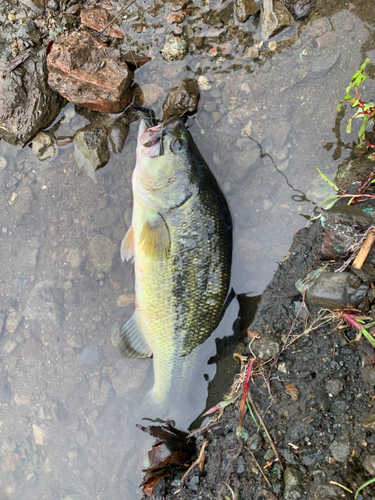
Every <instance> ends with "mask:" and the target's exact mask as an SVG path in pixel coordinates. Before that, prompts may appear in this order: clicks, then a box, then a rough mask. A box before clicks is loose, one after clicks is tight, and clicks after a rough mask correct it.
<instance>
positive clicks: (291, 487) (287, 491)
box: [284, 465, 304, 500]
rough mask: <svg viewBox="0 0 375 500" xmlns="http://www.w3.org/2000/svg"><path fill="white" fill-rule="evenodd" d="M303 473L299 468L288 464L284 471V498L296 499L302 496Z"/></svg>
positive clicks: (288, 499)
mask: <svg viewBox="0 0 375 500" xmlns="http://www.w3.org/2000/svg"><path fill="white" fill-rule="evenodd" d="M303 482H304V475H303V474H302V472H300V471H299V470H297V469H295V468H294V467H290V466H289V465H288V466H287V467H286V468H285V472H284V484H285V488H284V498H285V500H297V499H299V498H302V491H301V490H302V485H303Z"/></svg>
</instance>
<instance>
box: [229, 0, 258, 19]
mask: <svg viewBox="0 0 375 500" xmlns="http://www.w3.org/2000/svg"><path fill="white" fill-rule="evenodd" d="M235 11H236V16H237V19H238V20H239V22H240V23H246V21H247V20H248V19H249V17H250V16H254V15H255V14H256V13H257V12H259V11H260V5H259V4H257V3H255V2H254V0H236V5H235Z"/></svg>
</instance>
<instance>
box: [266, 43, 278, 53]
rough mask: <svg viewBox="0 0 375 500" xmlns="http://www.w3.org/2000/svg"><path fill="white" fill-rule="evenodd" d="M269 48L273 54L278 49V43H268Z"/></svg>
mask: <svg viewBox="0 0 375 500" xmlns="http://www.w3.org/2000/svg"><path fill="white" fill-rule="evenodd" d="M268 48H269V49H270V51H271V52H275V50H276V49H277V43H276V42H274V41H272V42H269V43H268Z"/></svg>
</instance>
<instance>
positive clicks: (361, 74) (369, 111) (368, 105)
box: [336, 59, 375, 160]
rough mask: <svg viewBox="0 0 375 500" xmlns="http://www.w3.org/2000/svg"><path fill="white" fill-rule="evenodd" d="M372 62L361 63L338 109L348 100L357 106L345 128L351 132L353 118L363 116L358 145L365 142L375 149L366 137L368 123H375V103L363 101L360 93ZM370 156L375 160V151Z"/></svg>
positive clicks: (354, 106)
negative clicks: (368, 65)
mask: <svg viewBox="0 0 375 500" xmlns="http://www.w3.org/2000/svg"><path fill="white" fill-rule="evenodd" d="M369 62H370V59H366V60H365V62H364V63H363V64H362V65H361V67H360V68H359V70H358V71H357V72H356V73H354V75H353V76H352V78H351V81H350V84H349V86H348V87H347V88H346V95H345V97H344V99H341V101H340V102H339V104H338V106H337V108H336V109H337V110H339V109H341V106H342V104H343V103H345V102H348V103H349V104H350V106H351V107H352V108H356V109H357V111H356V112H355V113H354V115H353V116H352V117H351V118H349V120H348V121H347V123H346V127H345V130H346V132H347V133H348V134H351V133H352V131H353V124H352V122H353V119H354V118H362V124H361V126H360V128H359V131H358V147H361V146H362V145H363V143H365V144H366V146H367V149H369V148H371V149H375V146H374V145H373V144H372V143H370V142H369V141H368V140H367V138H366V130H367V127H368V125H369V124H370V123H371V122H374V123H375V105H374V103H373V102H372V101H371V102H363V101H362V99H361V96H360V94H359V90H358V87H359V86H360V85H361V84H362V83H363V82H364V81H365V80H366V78H367V75H366V74H365V70H366V66H367V64H368V63H369ZM352 89H355V92H356V96H355V97H353V96H352V95H351V93H350V92H351V91H352ZM369 158H371V159H372V160H375V153H371V152H370V155H369Z"/></svg>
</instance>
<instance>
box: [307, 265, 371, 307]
mask: <svg viewBox="0 0 375 500" xmlns="http://www.w3.org/2000/svg"><path fill="white" fill-rule="evenodd" d="M348 275H349V273H345V272H344V273H328V272H327V273H326V272H324V273H322V274H321V275H320V276H319V278H318V279H317V280H316V282H315V284H314V285H313V286H312V287H311V288H309V289H308V290H307V293H306V301H307V302H308V303H312V304H316V305H318V306H321V307H324V308H327V309H331V310H333V309H338V308H340V307H347V306H349V307H351V306H353V305H354V306H357V305H358V304H360V302H361V301H362V299H363V297H364V296H365V295H366V293H367V290H368V286H367V285H365V284H362V285H360V286H359V287H358V288H357V289H356V288H353V287H351V286H350V285H348V283H347V278H348Z"/></svg>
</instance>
